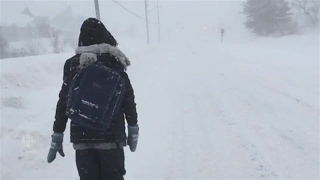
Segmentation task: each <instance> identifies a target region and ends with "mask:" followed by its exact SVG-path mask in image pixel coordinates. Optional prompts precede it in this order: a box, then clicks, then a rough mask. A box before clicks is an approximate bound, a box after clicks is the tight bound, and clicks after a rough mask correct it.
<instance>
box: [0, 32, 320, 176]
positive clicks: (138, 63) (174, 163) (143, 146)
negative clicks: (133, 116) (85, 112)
mask: <svg viewBox="0 0 320 180" xmlns="http://www.w3.org/2000/svg"><path fill="white" fill-rule="evenodd" d="M315 37H316V36H306V37H303V38H301V37H289V38H283V39H281V40H272V39H266V40H261V39H260V40H259V41H258V40H257V41H255V42H250V43H246V44H243V43H242V44H235V43H234V44H228V43H225V44H214V43H210V42H204V43H203V44H202V45H201V46H194V45H192V44H191V43H190V44H188V43H184V44H182V43H180V44H170V45H169V44H168V45H164V46H158V47H144V48H132V47H131V46H129V45H127V46H126V45H124V46H123V49H124V52H127V54H128V56H129V57H131V61H132V64H133V65H132V67H131V68H129V72H128V73H129V76H130V77H131V81H132V84H133V86H134V89H135V93H136V100H137V104H138V113H139V124H140V127H141V135H140V139H139V147H138V150H137V152H135V153H131V152H129V151H128V149H126V168H127V176H126V178H127V179H253V178H265V179H293V178H295V179H319V170H320V169H319V41H318V40H317V39H315ZM297 39H299V40H300V43H299V44H297V43H294V42H296V41H297ZM70 55H71V54H62V55H57V56H39V57H31V58H21V59H8V60H3V61H2V62H1V169H2V170H1V179H77V171H76V168H75V162H74V151H73V149H72V145H71V144H70V143H69V142H68V141H69V137H68V135H66V140H65V143H64V146H65V153H66V157H65V158H60V157H58V158H57V159H56V161H55V162H54V163H53V164H47V163H46V161H45V160H46V154H47V150H48V148H49V143H50V134H51V128H52V122H53V115H54V110H55V109H54V108H55V104H56V101H57V94H58V91H59V88H60V86H61V76H62V74H61V73H62V67H63V63H64V60H65V59H66V58H67V57H68V56H70ZM18 84H19V85H18ZM68 132H69V131H67V132H66V134H67V133H68ZM30 139H31V140H30Z"/></svg>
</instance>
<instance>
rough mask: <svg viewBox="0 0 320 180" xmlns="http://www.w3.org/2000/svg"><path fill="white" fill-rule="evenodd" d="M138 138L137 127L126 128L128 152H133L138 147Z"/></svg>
mask: <svg viewBox="0 0 320 180" xmlns="http://www.w3.org/2000/svg"><path fill="white" fill-rule="evenodd" d="M138 138H139V126H138V125H135V126H128V145H129V147H130V151H131V152H134V151H135V150H136V148H137V145H138Z"/></svg>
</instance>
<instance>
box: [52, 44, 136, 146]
mask: <svg viewBox="0 0 320 180" xmlns="http://www.w3.org/2000/svg"><path fill="white" fill-rule="evenodd" d="M76 54H77V55H75V56H73V57H72V58H70V59H68V60H67V61H66V63H65V65H64V74H63V85H62V88H61V91H60V93H59V101H58V104H57V109H56V115H55V122H54V126H53V131H54V132H56V133H62V132H64V131H65V128H66V123H67V120H68V117H67V116H66V107H67V95H68V90H69V86H70V83H71V81H72V79H73V77H74V75H75V74H76V72H77V70H78V69H79V67H80V66H82V65H83V64H87V63H93V62H94V61H96V60H98V61H101V62H103V63H104V65H106V66H107V67H109V68H114V69H118V70H119V71H120V74H121V76H122V77H123V78H124V80H125V83H126V89H125V95H124V100H123V103H122V108H121V111H119V112H118V113H117V115H116V119H115V120H114V123H113V124H112V131H113V132H110V133H102V132H96V131H91V130H88V129H85V128H83V127H80V126H77V125H76V124H74V123H72V122H71V125H70V127H71V137H70V139H71V142H72V143H110V142H115V141H116V140H118V141H120V142H123V143H124V142H125V141H126V134H125V121H124V116H125V118H126V120H127V123H128V125H130V126H133V125H136V124H137V112H136V103H135V100H134V92H133V89H132V86H131V83H130V80H129V77H128V75H127V73H126V72H125V69H126V68H127V66H128V65H130V61H129V60H128V59H127V57H126V56H125V55H124V54H123V53H122V52H121V51H120V50H119V49H118V48H117V47H113V46H110V45H108V44H99V45H91V46H81V47H78V48H77V50H76ZM95 56H96V57H97V58H96V59H94V58H92V57H95Z"/></svg>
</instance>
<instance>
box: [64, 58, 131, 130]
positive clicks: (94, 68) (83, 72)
mask: <svg viewBox="0 0 320 180" xmlns="http://www.w3.org/2000/svg"><path fill="white" fill-rule="evenodd" d="M124 91H125V82H124V79H123V78H122V77H121V76H120V74H119V73H118V72H117V71H115V70H113V69H110V68H108V67H106V66H104V65H103V64H101V63H99V62H98V63H93V64H90V65H88V66H86V67H83V68H81V69H80V70H79V72H78V73H77V74H76V75H75V77H74V78H73V80H72V82H71V84H70V89H69V94H68V102H67V112H66V113H67V116H68V117H69V118H70V119H71V121H72V122H73V123H75V124H77V125H79V126H82V127H85V128H87V129H90V130H95V131H101V132H107V131H108V130H109V128H110V126H111V123H112V121H113V120H114V117H115V115H116V114H117V113H118V111H119V110H120V106H121V104H122V100H123V97H124Z"/></svg>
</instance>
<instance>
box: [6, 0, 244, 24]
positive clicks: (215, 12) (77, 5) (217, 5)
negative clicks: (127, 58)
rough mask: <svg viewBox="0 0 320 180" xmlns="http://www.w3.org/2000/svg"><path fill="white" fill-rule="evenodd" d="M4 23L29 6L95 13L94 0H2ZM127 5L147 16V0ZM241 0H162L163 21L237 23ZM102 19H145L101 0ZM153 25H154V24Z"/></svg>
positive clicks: (38, 11)
mask: <svg viewBox="0 0 320 180" xmlns="http://www.w3.org/2000/svg"><path fill="white" fill-rule="evenodd" d="M0 2H1V5H0V6H1V23H2V24H11V23H12V22H18V21H19V20H17V19H19V18H20V19H22V18H21V11H22V10H23V9H24V8H25V7H29V8H30V10H31V11H32V13H33V14H34V15H35V16H49V17H54V16H55V15H57V14H58V13H59V12H61V11H63V9H65V8H66V7H68V6H70V5H71V7H72V10H73V11H74V13H75V14H78V15H81V16H83V17H89V16H95V14H94V4H93V0H82V1H76V0H64V1H61V0H56V1H52V0H51V1H49V0H34V1H29V0H22V1H17V0H0ZM120 2H121V3H122V4H123V5H124V6H125V7H127V8H129V9H131V10H132V11H133V12H135V13H136V14H137V15H139V16H141V17H145V11H144V1H137V0H130V1H128V0H127V1H120ZM240 4H241V1H239V0H233V1H229V0H220V1H216V0H209V1H200V0H193V1H180V0H179V1H172V0H170V1H169V0H166V1H161V0H160V6H161V9H160V11H161V22H162V24H163V26H174V25H184V26H197V25H202V24H203V25H204V24H215V25H217V26H228V27H231V26H234V25H239V24H242V17H241V16H242V15H241V14H240V11H241V6H240ZM149 7H150V10H151V9H153V8H154V7H156V2H155V1H152V0H150V2H149ZM100 9H101V16H102V21H103V22H104V23H105V24H106V25H109V26H115V25H121V24H125V23H137V24H139V23H141V24H143V23H144V20H143V19H140V18H137V17H135V16H133V15H131V14H130V13H128V12H126V11H125V10H123V9H121V8H120V7H119V6H118V5H116V4H115V3H113V2H112V1H111V0H100ZM149 15H150V21H151V22H155V23H156V21H157V18H156V11H155V10H154V11H152V12H150V14H149ZM151 26H152V25H151Z"/></svg>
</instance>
